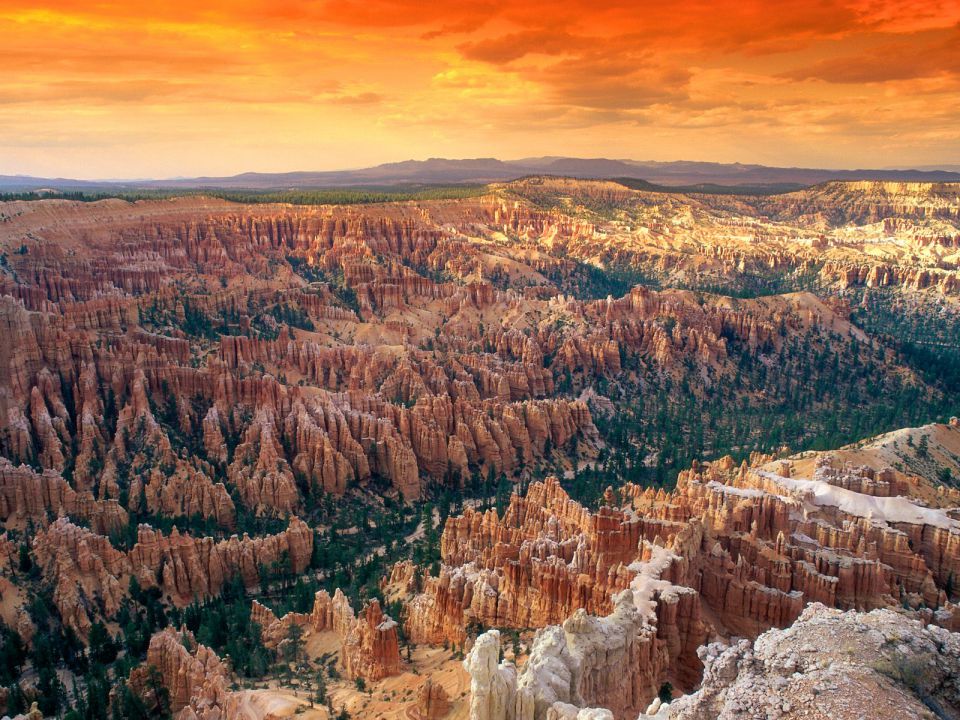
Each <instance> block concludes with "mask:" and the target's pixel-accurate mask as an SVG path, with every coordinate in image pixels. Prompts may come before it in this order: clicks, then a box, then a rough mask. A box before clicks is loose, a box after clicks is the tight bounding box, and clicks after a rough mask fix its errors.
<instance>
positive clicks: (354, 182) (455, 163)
mask: <svg viewBox="0 0 960 720" xmlns="http://www.w3.org/2000/svg"><path fill="white" fill-rule="evenodd" d="M946 167H949V168H950V169H949V170H947V169H941V168H929V167H927V168H921V169H916V170H895V169H882V170H824V169H816V168H779V167H768V166H765V165H743V164H740V163H733V164H728V163H711V162H689V161H678V162H651V161H636V160H610V159H607V158H568V157H540V158H524V159H522V160H506V161H505V160H497V159H496V158H474V159H464V160H447V159H443V158H431V159H429V160H405V161H403V162H395V163H386V164H384V165H377V166H376V167H370V168H363V169H358V170H331V171H323V172H309V171H308V172H288V173H257V172H248V173H242V174H240V175H232V176H230V177H196V178H171V179H167V180H128V181H125V180H117V181H93V180H71V179H69V178H37V177H28V176H22V175H0V191H5V192H11V191H27V190H38V189H54V190H61V191H77V190H83V191H117V190H121V189H128V190H130V189H141V190H146V189H184V190H196V189H219V190H288V189H297V190H305V189H320V188H346V187H388V186H398V185H428V184H429V185H437V184H467V183H489V182H499V181H505V180H513V179H515V178H518V177H524V176H527V175H558V176H566V177H576V178H602V179H619V178H629V179H634V180H646V181H648V182H651V183H656V184H659V185H667V186H690V187H697V186H704V187H717V186H727V187H731V186H732V187H745V186H749V187H755V188H762V187H775V188H778V189H791V188H797V187H803V186H807V185H815V184H817V183H822V182H827V181H829V180H894V181H920V182H960V166H955V165H954V166H946ZM954 170H956V171H954Z"/></svg>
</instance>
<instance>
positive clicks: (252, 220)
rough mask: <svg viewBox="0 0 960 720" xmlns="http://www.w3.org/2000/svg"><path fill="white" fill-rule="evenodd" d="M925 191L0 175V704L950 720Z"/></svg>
mask: <svg viewBox="0 0 960 720" xmlns="http://www.w3.org/2000/svg"><path fill="white" fill-rule="evenodd" d="M958 197H960V188H958V186H957V185H955V184H949V183H912V182H829V183H825V184H823V185H818V186H814V187H811V188H807V189H803V190H797V191H793V192H789V193H782V194H775V195H763V196H752V195H745V194H738V195H723V194H705V193H681V192H662V191H660V190H656V189H654V190H651V189H645V188H642V187H636V188H635V187H631V186H630V184H629V183H627V182H615V181H601V180H582V179H580V180H575V179H568V178H556V177H541V176H533V177H529V178H525V179H522V180H518V181H514V182H508V183H498V184H493V185H489V186H486V187H484V188H483V189H482V191H481V192H478V193H477V194H476V195H473V196H465V197H462V198H458V199H451V200H439V199H438V200H411V201H404V202H387V203H372V204H362V203H361V204H341V205H285V204H269V203H252V204H246V205H244V204H239V203H233V202H228V201H226V200H221V199H217V198H213V197H203V196H200V195H191V196H187V197H181V198H171V199H146V200H136V201H132V202H131V201H127V200H124V199H120V198H115V199H104V200H98V201H96V202H80V201H72V200H62V199H49V200H31V201H26V200H14V201H6V202H0V253H2V254H0V334H2V338H3V342H0V522H2V523H3V528H2V529H0V531H2V532H3V534H2V535H0V598H2V603H0V605H2V607H0V619H2V628H0V629H2V631H3V640H4V653H6V654H5V655H4V657H9V658H11V659H10V661H9V662H6V661H5V662H4V663H0V666H2V667H0V673H3V676H2V680H3V682H0V685H2V686H3V688H2V691H0V705H2V706H3V707H0V711H3V710H4V709H5V710H6V711H7V712H8V714H10V715H15V714H16V713H19V712H23V713H26V712H29V708H30V705H31V703H32V702H34V701H37V703H38V708H37V712H40V713H43V712H45V711H46V710H48V709H49V707H50V706H49V705H48V704H45V703H47V702H49V701H47V700H45V699H44V698H47V697H51V693H52V697H54V698H59V700H57V702H58V708H59V709H60V710H66V708H67V707H73V705H75V700H74V699H72V698H71V695H72V694H75V695H76V697H79V698H82V703H81V704H82V705H83V706H84V707H85V708H87V710H84V712H91V713H92V712H93V710H89V708H91V707H93V706H94V705H96V703H98V702H101V700H95V699H94V698H95V697H96V698H101V699H102V703H104V707H105V708H106V707H107V706H109V707H110V708H112V709H113V711H115V712H117V713H120V714H121V716H130V717H139V716H144V717H147V716H169V717H176V718H178V719H179V720H219V719H226V718H244V719H250V720H253V719H257V720H261V719H265V718H268V717H271V718H272V717H284V716H287V715H292V714H294V713H296V714H301V715H304V716H305V717H307V718H313V717H315V718H318V719H323V720H326V719H327V718H331V717H338V716H343V713H346V714H347V716H349V717H385V718H397V719H398V720H399V719H400V718H421V719H424V720H426V719H429V720H437V719H439V718H443V717H449V718H465V717H470V718H471V720H545V719H549V720H559V719H561V718H563V719H567V718H579V719H580V720H586V719H587V718H596V719H600V718H612V719H613V720H623V719H628V720H633V719H634V718H637V717H646V716H650V717H653V716H657V717H661V718H662V717H677V718H700V717H704V718H705V717H736V716H737V713H738V712H746V713H753V714H754V715H756V716H763V717H766V716H768V715H770V714H771V713H773V714H774V715H776V716H777V717H785V718H790V717H797V718H801V717H820V716H819V715H810V714H808V713H807V710H806V709H804V708H808V706H809V705H810V703H811V700H810V698H811V697H813V695H814V694H816V693H814V689H813V688H815V687H816V688H820V687H827V686H829V687H831V688H834V689H833V690H830V692H829V693H826V694H825V695H818V697H823V698H824V702H827V698H828V696H829V698H831V699H830V700H829V702H831V703H834V701H836V704H835V705H830V706H829V707H835V708H836V711H835V712H834V714H832V715H830V716H831V717H840V718H846V717H854V716H855V715H854V714H851V713H853V710H852V709H851V708H853V703H852V701H851V702H849V703H847V705H846V706H844V705H843V700H844V698H843V695H844V693H846V694H847V695H848V696H849V697H856V696H857V694H858V693H865V695H864V696H866V694H869V693H871V692H875V693H883V696H884V697H889V698H890V700H889V702H890V703H893V704H894V705H897V706H899V707H902V708H912V709H914V710H915V711H916V713H918V716H922V713H924V712H927V713H934V715H936V716H939V717H958V716H960V710H958V708H960V690H958V688H956V687H954V685H955V683H952V681H950V678H955V677H956V675H957V673H956V667H955V665H956V657H955V656H956V650H955V647H954V646H955V645H956V642H957V640H956V637H957V636H956V632H957V631H958V630H960V611H958V609H957V603H958V602H960V598H958V593H960V587H958V585H957V575H958V574H960V511H958V510H957V508H958V507H960V426H958V423H957V421H956V419H955V417H953V419H951V417H952V416H955V415H956V413H957V408H960V382H958V380H960V378H958V377H957V376H956V370H955V368H956V367H957V365H956V362H955V361H956V360H957V359H958V358H960V347H958V340H960V204H958V200H957V198H958ZM898 626H899V627H901V628H903V630H902V634H901V638H900V639H899V640H898V639H896V638H894V635H895V634H896V633H895V632H894V628H895V627H898ZM827 636H829V637H831V638H837V637H839V638H842V639H843V642H844V643H846V645H844V647H849V650H850V652H849V653H848V654H847V656H841V654H840V653H841V649H840V646H839V645H838V646H836V647H831V649H830V653H831V655H830V662H831V663H832V665H830V666H823V665H822V663H821V665H817V661H815V660H814V659H813V657H812V656H811V653H809V652H808V651H806V650H804V649H803V648H804V647H806V646H808V645H812V646H813V647H815V648H820V647H822V646H823V643H824V642H825V640H824V639H823V638H824V637H827ZM881 636H882V637H881ZM14 638H16V639H14ZM830 642H833V641H832V640H831V641H830ZM874 645H876V646H877V647H880V648H881V649H882V652H880V654H879V655H876V656H875V657H872V656H871V655H870V652H871V651H870V648H871V647H873V646H874ZM21 646H22V653H21V652H20V650H19V649H18V648H21ZM906 646H909V652H908V651H907V649H905V648H906ZM888 650H889V652H888ZM908 655H909V657H908V658H907V659H908V660H910V662H909V663H907V664H908V665H910V667H912V668H914V670H915V671H916V672H914V670H911V673H912V674H910V676H909V677H907V676H905V675H903V674H902V673H901V674H900V675H897V674H896V672H894V670H892V669H891V668H892V667H895V666H898V663H900V661H901V659H902V658H903V657H907V656H908ZM106 658H109V659H106ZM918 658H919V659H918ZM922 663H926V664H927V665H928V666H929V671H927V670H924V672H923V673H920V670H919V669H918V668H919V666H920V664H922ZM901 665H902V663H901ZM788 666H789V668H793V669H791V670H790V672H787V669H785V668H788ZM914 666H916V667H914ZM94 671H95V672H94ZM841 675H842V676H843V678H845V679H844V680H843V683H842V684H841V686H840V687H842V688H843V689H842V690H837V689H836V686H834V685H831V684H830V683H833V682H834V681H835V680H836V678H837V677H839V676H841ZM917 675H922V677H917ZM838 682H839V681H838ZM58 688H60V689H58ZM74 688H75V691H74ZM818 692H819V691H818ZM778 693H779V694H781V695H782V696H783V698H784V700H783V702H781V703H779V704H778V705H777V707H773V705H772V704H771V703H770V702H769V700H768V698H769V696H771V695H777V694H778ZM831 693H833V694H831ZM79 707H80V706H79V705H77V706H76V707H75V708H74V709H77V710H78V712H79V709H78V708H79ZM824 707H828V706H827V705H824ZM104 712H106V710H104ZM823 712H826V711H823ZM831 712H833V711H831ZM904 712H907V711H906V710H904ZM141 713H142V715H141ZM805 713H807V714H805ZM46 714H48V715H50V714H51V713H49V712H47V713H46ZM828 714H829V713H828ZM824 716H826V715H824Z"/></svg>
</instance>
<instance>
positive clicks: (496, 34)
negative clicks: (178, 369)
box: [0, 0, 960, 177]
mask: <svg viewBox="0 0 960 720" xmlns="http://www.w3.org/2000/svg"><path fill="white" fill-rule="evenodd" d="M150 5H157V7H154V8H150V7H149V6H150ZM0 62H2V65H0V67H2V68H3V71H2V73H0V173H30V174H34V175H62V176H69V177H148V176H149V177H168V176H175V175H197V174H231V173H236V172H242V171H245V170H260V171H283V170H322V169H334V168H344V167H359V166H366V165H371V164H376V163H379V162H385V161H392V160H401V159H408V158H426V157H431V156H439V157H480V156H495V157H500V158H505V159H507V158H519V157H527V156H534V155H571V156H580V157H590V156H606V157H621V158H627V157H628V158H634V159H653V160H674V159H700V160H718V161H724V162H732V161H742V162H760V163H765V164H775V165H803V166H827V167H867V166H868V167H888V166H906V165H913V166H918V165H932V164H943V163H954V164H960V0H944V1H942V2H936V1H928V0H903V1H901V2H895V1H892V0H890V1H888V0H848V1H847V2H834V1H832V0H785V1H783V2H756V1H754V0H743V1H741V0H714V1H713V2H706V1H700V0H698V1H695V2H681V3H670V2H665V1H664V0H658V1H657V2H648V1H647V0H640V1H636V0H634V1H630V0H612V1H610V0H534V1H533V2H492V1H491V0H478V1H474V2H471V1H470V0H462V1H460V2H449V3H442V2H421V1H419V0H327V1H317V2H310V1H308V2H292V1H288V0H273V1H267V0H264V1H260V0H239V1H237V2H226V1H224V0H190V1H189V2H187V1H185V0H176V1H175V2H162V1H161V0H157V1H156V2H153V3H151V2H146V1H144V2H141V1H140V0H124V1H123V2H119V1H114V0H100V1H99V2H82V1H80V0H61V1H59V2H42V1H36V2H30V1H29V0H23V1H17V0H0Z"/></svg>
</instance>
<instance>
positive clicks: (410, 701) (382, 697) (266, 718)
mask: <svg viewBox="0 0 960 720" xmlns="http://www.w3.org/2000/svg"><path fill="white" fill-rule="evenodd" d="M338 647H339V640H338V639H337V636H336V635H334V634H333V633H318V634H317V635H314V636H313V637H311V638H309V639H308V641H307V655H308V657H309V658H310V660H311V664H314V663H315V661H316V660H318V659H319V658H320V657H321V656H323V655H324V654H326V653H330V652H334V651H336V650H337V649H338ZM412 659H413V662H412V663H409V664H408V667H407V669H406V671H405V672H403V673H402V674H400V675H396V676H394V677H390V678H386V679H384V680H381V681H380V682H377V683H369V684H368V685H367V689H366V691H364V692H361V691H360V690H358V689H357V687H356V685H355V684H354V683H353V682H352V681H347V680H343V679H341V680H336V681H333V680H330V681H328V682H327V692H328V695H329V697H330V698H331V701H332V705H333V708H334V717H335V716H336V715H337V714H338V713H339V712H340V710H341V708H346V710H347V712H348V713H349V714H350V717H351V718H354V719H360V720H364V719H367V720H373V719H374V718H384V719H385V720H416V718H417V715H416V712H415V709H416V705H417V691H418V690H419V689H420V686H421V685H423V683H425V682H426V681H427V678H432V679H433V681H434V682H436V683H439V684H440V685H441V686H443V688H444V690H446V691H447V694H448V696H449V697H450V702H451V710H450V713H449V714H448V715H447V716H446V717H447V718H448V719H449V720H466V718H468V717H469V691H470V676H469V675H468V674H467V672H466V671H465V670H464V669H463V666H462V664H461V661H460V660H458V659H456V658H454V657H453V653H452V652H451V651H449V650H444V649H442V648H432V647H421V648H417V649H416V650H415V651H414V652H413V658H412ZM311 679H312V678H310V677H309V674H308V673H306V672H304V673H301V674H300V675H299V676H294V677H293V678H292V679H290V680H287V679H280V680H271V681H270V682H269V683H268V686H267V687H257V688H252V689H247V690H241V691H240V694H241V695H242V700H241V712H242V713H243V715H242V717H244V718H245V720H279V718H288V717H298V718H305V720H327V718H328V717H329V713H328V710H327V708H326V707H324V706H322V705H319V704H316V703H312V702H311V700H310V698H311V696H312V694H313V691H312V689H311V687H309V686H308V683H309V681H310V680H311ZM301 682H302V683H303V685H302V686H301V685H300V683H301Z"/></svg>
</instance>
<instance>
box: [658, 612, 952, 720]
mask: <svg viewBox="0 0 960 720" xmlns="http://www.w3.org/2000/svg"><path fill="white" fill-rule="evenodd" d="M700 653H701V658H702V660H703V663H704V666H705V671H704V677H703V684H702V686H701V688H700V690H698V691H697V692H696V693H694V694H692V695H687V696H684V697H681V698H679V699H677V700H675V701H674V702H673V703H671V704H670V706H669V710H668V714H667V716H668V717H669V718H671V719H672V720H734V719H735V718H736V719H737V720H744V719H751V718H763V719H766V718H784V719H785V720H786V719H789V718H803V719H804V720H827V719H828V718H829V719H831V720H847V719H850V720H853V719H854V718H857V719H859V718H871V720H899V719H900V718H929V719H930V720H933V719H934V718H941V719H942V718H948V719H951V720H953V719H955V718H960V634H957V633H951V632H949V631H947V630H944V629H943V628H939V627H936V626H934V625H928V626H924V625H923V624H921V623H920V622H919V621H917V620H912V619H910V618H909V617H908V616H905V615H903V614H901V613H899V612H895V611H892V610H874V611H873V612H870V613H857V612H852V611H850V612H842V611H840V610H832V609H829V608H827V607H826V606H824V605H821V604H819V603H813V604H811V605H809V606H808V607H807V608H806V609H805V610H804V611H803V614H802V615H801V616H800V618H799V619H798V620H797V621H796V622H795V623H794V624H793V625H792V626H790V627H789V628H787V629H786V630H770V631H768V632H766V633H764V634H763V635H761V636H760V637H759V638H757V640H756V642H755V643H752V644H751V643H750V642H749V641H747V640H742V641H740V642H738V643H737V644H735V645H733V646H731V647H726V646H723V645H721V644H719V643H713V644H711V645H707V646H705V647H702V648H700ZM657 717H661V715H657Z"/></svg>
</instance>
